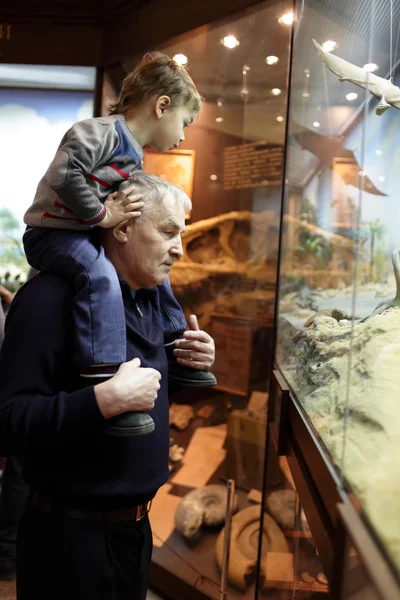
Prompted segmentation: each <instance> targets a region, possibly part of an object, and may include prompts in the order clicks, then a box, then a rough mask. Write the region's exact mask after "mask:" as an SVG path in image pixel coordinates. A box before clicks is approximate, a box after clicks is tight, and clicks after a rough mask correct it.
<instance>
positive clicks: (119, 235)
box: [113, 219, 130, 244]
mask: <svg viewBox="0 0 400 600" xmlns="http://www.w3.org/2000/svg"><path fill="white" fill-rule="evenodd" d="M129 223H130V219H127V220H126V221H122V223H118V225H115V226H114V227H113V236H114V237H115V239H116V240H117V241H118V242H119V243H120V244H125V243H126V242H127V241H128V227H129Z"/></svg>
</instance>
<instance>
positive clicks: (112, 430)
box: [104, 423, 155, 437]
mask: <svg viewBox="0 0 400 600" xmlns="http://www.w3.org/2000/svg"><path fill="white" fill-rule="evenodd" d="M154 429H155V424H154V423H149V425H147V426H142V427H107V429H106V430H105V432H104V433H105V434H106V435H110V436H112V437H135V436H137V435H148V434H149V433H152V432H153V431H154Z"/></svg>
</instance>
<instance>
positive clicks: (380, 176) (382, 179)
mask: <svg viewBox="0 0 400 600" xmlns="http://www.w3.org/2000/svg"><path fill="white" fill-rule="evenodd" d="M378 180H379V181H382V183H383V182H384V181H385V176H384V175H379V177H378Z"/></svg>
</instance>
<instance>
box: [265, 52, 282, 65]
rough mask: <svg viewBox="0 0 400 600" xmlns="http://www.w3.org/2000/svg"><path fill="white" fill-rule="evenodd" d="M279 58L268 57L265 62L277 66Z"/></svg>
mask: <svg viewBox="0 0 400 600" xmlns="http://www.w3.org/2000/svg"><path fill="white" fill-rule="evenodd" d="M278 60H279V58H278V57H277V56H273V55H271V56H267V58H266V59H265V62H266V63H267V65H270V66H271V65H276V63H277V62H278Z"/></svg>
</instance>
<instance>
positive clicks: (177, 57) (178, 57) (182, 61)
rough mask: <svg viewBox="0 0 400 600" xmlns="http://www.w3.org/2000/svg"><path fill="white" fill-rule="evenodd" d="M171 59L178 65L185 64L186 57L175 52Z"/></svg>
mask: <svg viewBox="0 0 400 600" xmlns="http://www.w3.org/2000/svg"><path fill="white" fill-rule="evenodd" d="M173 60H174V61H175V62H176V63H178V65H187V62H188V57H187V56H186V55H185V54H175V56H173Z"/></svg>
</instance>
